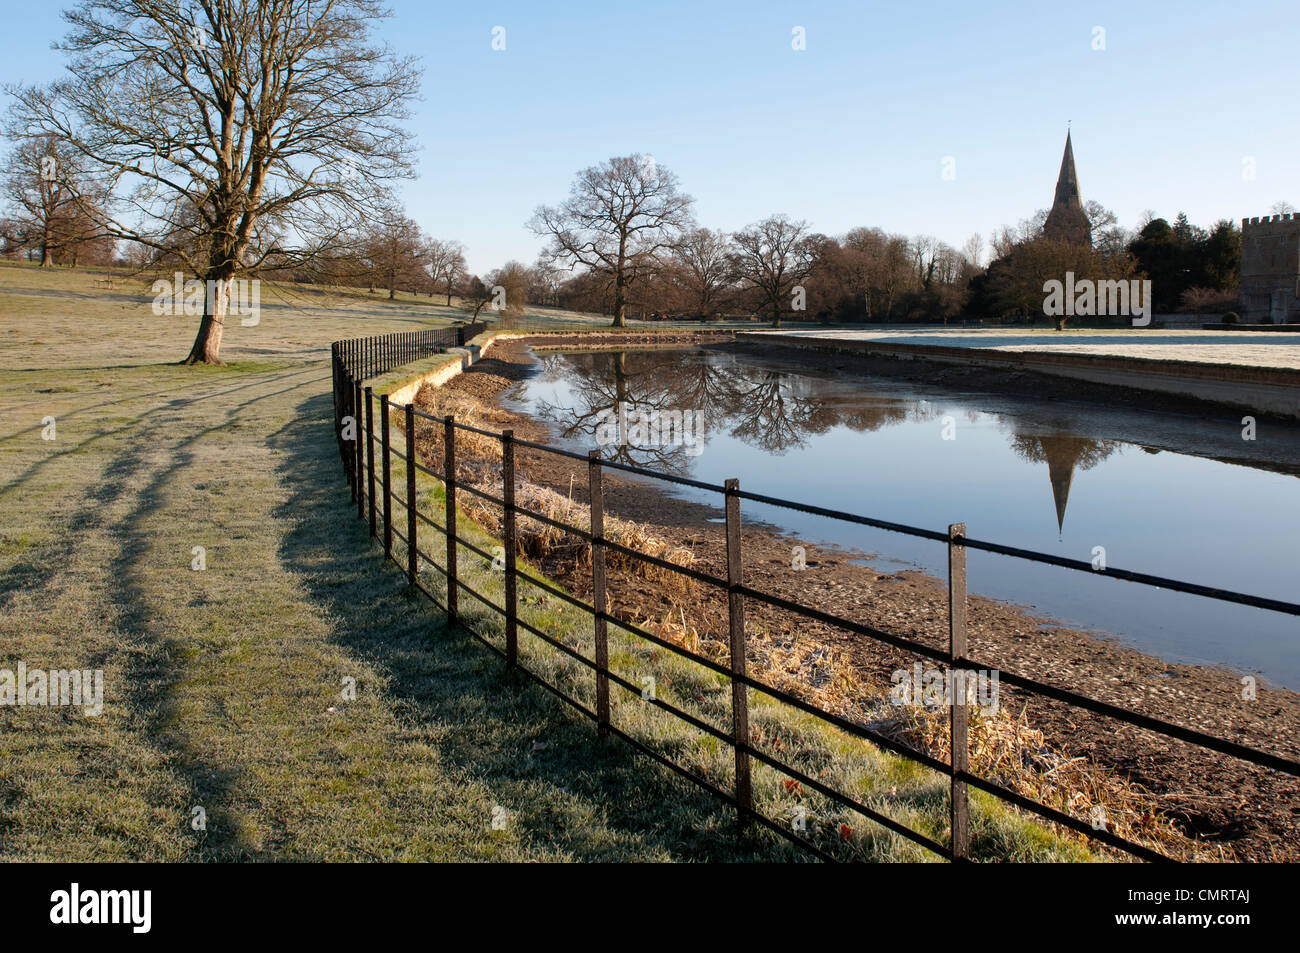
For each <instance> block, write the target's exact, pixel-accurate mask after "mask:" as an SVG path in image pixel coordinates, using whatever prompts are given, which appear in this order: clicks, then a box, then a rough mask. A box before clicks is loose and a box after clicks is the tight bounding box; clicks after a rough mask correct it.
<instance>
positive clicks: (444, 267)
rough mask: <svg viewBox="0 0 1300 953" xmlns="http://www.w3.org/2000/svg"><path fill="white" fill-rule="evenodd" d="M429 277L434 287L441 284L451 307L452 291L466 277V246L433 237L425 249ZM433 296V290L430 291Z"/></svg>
mask: <svg viewBox="0 0 1300 953" xmlns="http://www.w3.org/2000/svg"><path fill="white" fill-rule="evenodd" d="M424 255H425V259H426V261H427V264H426V268H427V270H428V272H429V277H430V278H432V279H433V286H432V287H433V288H437V287H438V286H441V287H442V289H443V291H444V292H446V295H447V306H448V307H451V296H452V292H453V291H454V289H455V288H456V286H457V285H459V284H460V283H461V281H463V280H464V278H465V271H466V265H465V247H464V246H463V245H461V243H460V242H453V241H442V240H441V239H437V238H432V239H430V240H429V241H428V243H427V244H426V246H425V251H424ZM429 297H431V298H432V297H433V291H432V290H430V291H429Z"/></svg>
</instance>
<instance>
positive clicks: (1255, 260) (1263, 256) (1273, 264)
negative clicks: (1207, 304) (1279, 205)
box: [1237, 213, 1300, 324]
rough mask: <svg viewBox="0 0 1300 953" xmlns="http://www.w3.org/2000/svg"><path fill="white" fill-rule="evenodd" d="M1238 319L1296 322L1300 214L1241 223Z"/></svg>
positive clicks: (1299, 317) (1299, 297)
mask: <svg viewBox="0 0 1300 953" xmlns="http://www.w3.org/2000/svg"><path fill="white" fill-rule="evenodd" d="M1237 301H1238V306H1239V309H1240V312H1241V320H1242V321H1243V322H1244V323H1246V324H1254V323H1264V322H1267V321H1269V320H1272V322H1273V323H1274V324H1285V323H1289V322H1295V321H1300V213H1298V214H1294V215H1273V216H1271V217H1270V216H1267V215H1265V216H1264V217H1263V218H1243V219H1242V220H1241V287H1240V290H1239V292H1238V298H1237Z"/></svg>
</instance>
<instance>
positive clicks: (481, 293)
mask: <svg viewBox="0 0 1300 953" xmlns="http://www.w3.org/2000/svg"><path fill="white" fill-rule="evenodd" d="M492 298H493V295H492V289H491V288H489V287H488V286H487V284H485V283H484V281H483V279H482V278H480V277H479V276H478V275H471V276H470V279H469V281H467V282H465V293H464V294H462V295H461V296H460V303H461V307H462V308H464V309H465V310H466V311H468V312H470V320H471V321H477V320H478V315H479V312H480V311H482V310H483V309H484V308H486V307H487V306H488V305H489V304H491V303H492Z"/></svg>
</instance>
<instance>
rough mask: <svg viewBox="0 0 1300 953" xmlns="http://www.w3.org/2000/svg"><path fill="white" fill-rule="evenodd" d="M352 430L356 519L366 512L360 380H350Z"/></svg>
mask: <svg viewBox="0 0 1300 953" xmlns="http://www.w3.org/2000/svg"><path fill="white" fill-rule="evenodd" d="M352 432H353V434H355V435H356V440H354V441H353V444H354V449H355V450H356V452H357V463H356V467H355V469H356V472H357V477H356V481H355V482H356V485H357V519H361V517H363V516H365V513H366V493H365V490H364V489H363V488H362V485H361V481H362V479H363V478H364V477H365V472H366V450H365V444H363V443H362V442H361V435H362V433H364V432H365V419H364V418H363V417H362V414H361V381H360V380H355V381H353V382H352Z"/></svg>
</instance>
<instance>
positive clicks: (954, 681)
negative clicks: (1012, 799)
mask: <svg viewBox="0 0 1300 953" xmlns="http://www.w3.org/2000/svg"><path fill="white" fill-rule="evenodd" d="M965 537H966V524H965V523H953V524H952V525H951V526H949V527H948V677H949V682H950V684H951V685H952V686H953V687H952V692H951V696H952V697H951V704H950V705H949V709H948V710H949V712H950V715H949V741H950V745H949V747H950V749H951V755H950V757H949V778H950V784H951V789H950V792H949V795H948V802H949V808H950V815H951V817H950V820H951V822H952V839H951V849H952V859H953V860H965V859H966V858H967V856H968V855H969V853H970V825H969V817H970V815H969V810H970V805H969V803H968V798H967V788H966V782H965V781H962V780H960V779H959V777H958V775H959V774H961V773H964V772H966V771H967V770H968V769H969V768H970V747H969V737H968V733H967V725H968V717H969V714H970V712H969V709H968V708H967V691H966V670H965V669H958V668H957V667H956V666H957V663H958V662H961V661H964V660H965V658H966V545H965V542H964V540H965ZM958 671H961V672H962V674H961V676H958V675H957V672H958Z"/></svg>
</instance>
